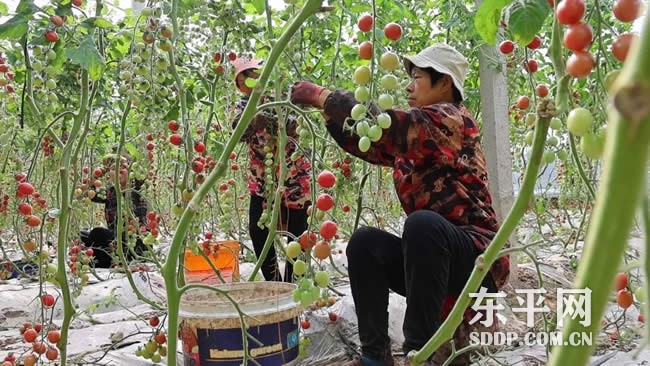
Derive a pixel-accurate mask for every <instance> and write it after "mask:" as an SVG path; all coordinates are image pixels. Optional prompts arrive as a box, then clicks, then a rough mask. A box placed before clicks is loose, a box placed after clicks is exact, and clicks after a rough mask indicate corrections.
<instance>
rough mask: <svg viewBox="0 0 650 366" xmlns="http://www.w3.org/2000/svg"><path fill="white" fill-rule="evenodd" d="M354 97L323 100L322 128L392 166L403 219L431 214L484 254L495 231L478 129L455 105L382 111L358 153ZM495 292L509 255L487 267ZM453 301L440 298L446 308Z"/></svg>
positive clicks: (346, 95)
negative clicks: (384, 125)
mask: <svg viewBox="0 0 650 366" xmlns="http://www.w3.org/2000/svg"><path fill="white" fill-rule="evenodd" d="M355 104H357V102H356V100H355V98H354V95H353V94H352V93H350V92H347V91H335V92H332V94H330V96H329V97H328V98H327V100H326V102H325V106H324V112H325V114H326V115H327V116H328V117H329V120H328V121H327V129H328V130H329V132H330V134H331V135H332V137H333V138H334V140H335V141H336V142H337V143H338V144H339V145H340V146H341V147H342V148H343V149H344V150H346V151H347V152H349V153H351V154H352V155H355V156H357V157H359V158H361V159H363V160H366V161H368V162H370V163H373V164H377V165H383V166H387V167H391V168H392V169H393V181H394V185H395V189H396V191H397V195H398V196H399V200H400V203H401V205H402V208H403V210H404V212H405V213H406V214H407V215H408V214H410V213H412V212H414V211H417V210H432V211H435V212H437V213H439V214H440V215H442V216H443V217H445V218H446V219H447V220H449V221H450V222H451V223H453V224H455V225H457V226H459V227H460V228H461V229H463V230H465V231H466V232H467V233H468V234H469V235H470V237H471V238H472V239H473V241H474V244H475V245H476V247H477V248H478V249H480V250H481V251H484V250H485V248H486V247H487V246H488V245H489V244H490V242H491V240H492V238H493V237H494V235H495V233H496V231H497V230H498V229H499V224H498V223H497V219H496V215H495V212H494V210H493V208H492V198H491V196H490V193H489V191H488V175H487V167H486V163H485V158H484V156H483V152H482V150H481V146H480V141H479V128H478V126H477V124H476V122H475V120H474V118H473V117H472V116H471V114H470V113H469V111H468V110H467V109H466V108H465V107H463V106H462V105H460V104H451V103H447V104H434V105H430V106H427V107H424V108H412V109H409V110H399V109H392V110H388V111H386V112H387V113H388V114H389V115H390V117H391V120H392V124H391V126H390V127H389V128H388V129H385V130H383V134H382V137H381V139H380V140H379V141H377V142H374V143H372V145H371V147H370V149H369V150H368V151H366V152H361V151H360V150H359V148H358V141H359V137H358V135H356V134H352V133H351V132H350V130H346V129H345V128H344V124H345V123H346V120H348V118H349V116H350V111H351V110H352V107H353V106H354V105H355ZM490 273H491V275H492V279H493V281H494V284H495V285H496V287H497V289H500V288H502V287H503V286H504V285H505V283H506V281H507V278H508V276H509V273H510V263H509V257H508V256H504V257H501V258H500V259H499V260H497V262H495V263H494V264H493V265H492V267H491V268H490ZM452 300H453V299H450V298H447V299H446V300H445V303H446V306H445V307H446V308H447V309H446V310H447V311H448V310H449V309H450V308H449V307H448V305H449V304H450V303H453V301H452Z"/></svg>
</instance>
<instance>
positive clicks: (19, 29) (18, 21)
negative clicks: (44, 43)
mask: <svg viewBox="0 0 650 366" xmlns="http://www.w3.org/2000/svg"><path fill="white" fill-rule="evenodd" d="M28 29H29V26H28V25H27V18H25V16H24V15H22V14H16V15H14V16H13V17H12V18H11V19H9V20H7V21H6V22H4V23H2V24H0V39H19V38H20V37H22V36H24V35H25V33H27V30H28Z"/></svg>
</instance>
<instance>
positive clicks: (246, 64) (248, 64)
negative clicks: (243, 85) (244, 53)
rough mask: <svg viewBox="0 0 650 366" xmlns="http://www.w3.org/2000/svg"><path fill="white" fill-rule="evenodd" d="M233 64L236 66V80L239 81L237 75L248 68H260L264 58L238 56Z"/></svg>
mask: <svg viewBox="0 0 650 366" xmlns="http://www.w3.org/2000/svg"><path fill="white" fill-rule="evenodd" d="M232 64H233V66H234V67H235V82H237V76H239V74H241V73H242V72H244V71H246V70H251V69H255V70H256V69H259V68H260V66H261V64H262V60H256V59H249V58H245V57H238V58H237V59H235V61H232Z"/></svg>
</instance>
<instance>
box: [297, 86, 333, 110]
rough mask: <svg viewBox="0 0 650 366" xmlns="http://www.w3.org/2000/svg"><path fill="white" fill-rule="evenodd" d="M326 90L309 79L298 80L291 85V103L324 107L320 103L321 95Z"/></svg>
mask: <svg viewBox="0 0 650 366" xmlns="http://www.w3.org/2000/svg"><path fill="white" fill-rule="evenodd" d="M324 90H325V88H323V87H322V86H319V85H316V84H314V83H311V82H309V81H298V82H296V83H294V84H293V86H292V87H291V103H293V104H302V105H307V106H311V107H322V106H320V105H319V96H320V94H321V93H322V92H323V91H324Z"/></svg>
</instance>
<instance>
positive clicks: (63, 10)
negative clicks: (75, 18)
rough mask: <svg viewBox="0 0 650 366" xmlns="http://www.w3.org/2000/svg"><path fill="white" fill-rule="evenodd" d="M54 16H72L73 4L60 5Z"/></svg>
mask: <svg viewBox="0 0 650 366" xmlns="http://www.w3.org/2000/svg"><path fill="white" fill-rule="evenodd" d="M54 14H56V15H67V16H70V15H72V3H71V2H69V1H68V2H67V3H65V4H63V3H61V4H59V6H58V7H57V8H56V10H55V11H54Z"/></svg>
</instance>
